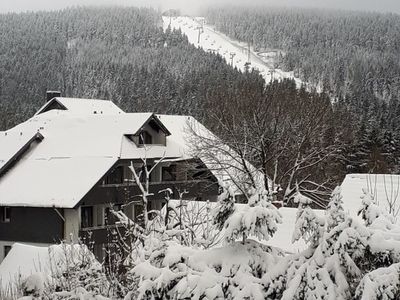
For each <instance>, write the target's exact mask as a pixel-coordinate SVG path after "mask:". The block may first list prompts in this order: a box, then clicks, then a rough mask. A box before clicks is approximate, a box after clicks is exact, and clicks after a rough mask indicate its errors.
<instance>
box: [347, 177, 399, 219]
mask: <svg viewBox="0 0 400 300" xmlns="http://www.w3.org/2000/svg"><path fill="white" fill-rule="evenodd" d="M341 187H342V196H343V206H344V209H345V211H346V212H348V213H349V214H350V216H351V217H353V218H358V219H359V220H361V217H359V216H357V212H358V210H359V208H360V206H361V196H362V195H363V190H366V191H367V192H369V193H370V194H371V195H372V196H373V197H374V200H375V201H376V203H377V204H378V205H379V206H380V207H382V208H384V209H385V210H386V211H387V212H388V213H390V214H392V215H393V216H394V217H395V219H396V223H397V224H399V225H400V175H389V174H348V175H346V178H345V179H344V181H343V183H342V186H341Z"/></svg>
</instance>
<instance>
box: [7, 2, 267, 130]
mask: <svg viewBox="0 0 400 300" xmlns="http://www.w3.org/2000/svg"><path fill="white" fill-rule="evenodd" d="M249 77H253V78H254V79H255V80H256V81H257V82H258V84H259V86H261V87H262V86H263V81H262V79H261V77H260V76H259V75H257V74H253V75H252V74H242V73H240V72H239V71H237V70H234V69H232V68H231V67H230V66H228V65H227V64H226V63H225V61H224V59H223V58H222V57H220V56H216V55H213V54H210V53H206V52H204V51H202V50H200V49H197V48H195V47H194V46H192V45H191V44H189V42H188V41H187V38H186V37H185V36H182V34H181V32H180V31H171V30H167V31H166V32H164V31H163V29H162V18H161V14H160V13H159V12H158V11H156V10H153V9H145V8H118V7H115V8H107V9H105V8H73V9H65V10H61V11H54V12H35V13H22V14H3V15H0V130H4V129H7V128H10V127H11V126H14V125H16V124H17V123H19V122H22V121H24V120H26V119H27V118H28V117H30V116H32V115H33V114H34V113H35V112H36V111H37V110H38V109H39V108H40V107H41V106H42V105H43V104H44V101H45V93H46V90H60V91H61V92H62V94H63V96H67V97H81V98H85V97H86V98H98V99H111V100H113V101H114V102H115V103H116V104H117V105H119V106H120V107H121V108H122V109H124V110H125V111H127V112H133V111H153V112H156V113H177V114H190V115H194V116H196V117H197V118H199V119H201V118H202V116H203V115H204V112H205V106H207V104H206V103H208V100H207V98H208V95H209V94H214V91H215V90H223V91H224V92H225V93H226V95H229V94H235V93H236V91H235V89H237V87H235V86H237V84H240V82H243V81H246V79H245V78H249Z"/></svg>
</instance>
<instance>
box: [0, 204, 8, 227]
mask: <svg viewBox="0 0 400 300" xmlns="http://www.w3.org/2000/svg"><path fill="white" fill-rule="evenodd" d="M10 221H11V208H10V207H8V206H3V207H1V210H0V222H1V223H10Z"/></svg>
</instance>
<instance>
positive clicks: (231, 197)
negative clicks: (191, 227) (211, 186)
mask: <svg viewBox="0 0 400 300" xmlns="http://www.w3.org/2000/svg"><path fill="white" fill-rule="evenodd" d="M220 186H221V188H223V191H222V193H221V194H220V195H219V196H218V203H217V207H216V208H215V209H214V212H213V223H214V224H215V225H216V226H217V227H218V228H219V229H222V228H223V227H224V225H225V222H226V220H227V219H228V218H229V217H230V216H231V215H232V213H233V212H234V211H235V202H236V200H235V192H234V190H233V188H232V187H230V186H224V185H223V184H220Z"/></svg>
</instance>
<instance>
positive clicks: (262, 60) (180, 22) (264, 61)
mask: <svg viewBox="0 0 400 300" xmlns="http://www.w3.org/2000/svg"><path fill="white" fill-rule="evenodd" d="M203 21H204V18H200V17H199V18H190V17H171V18H170V17H163V27H164V30H165V29H167V28H168V26H171V29H179V28H180V29H181V31H182V33H184V34H185V35H187V37H188V39H189V42H190V43H191V44H193V45H195V46H197V47H201V48H203V49H204V50H205V51H209V52H214V53H218V54H220V55H221V56H223V57H224V58H225V59H226V61H227V62H228V63H229V64H231V63H232V62H233V66H235V67H236V68H238V69H239V70H241V71H244V70H245V63H246V62H247V60H248V48H247V45H246V44H244V43H241V42H238V41H235V40H232V39H230V38H229V37H227V36H226V35H224V34H223V33H221V32H218V31H216V30H215V29H213V28H212V27H211V26H208V25H204V26H203V31H204V32H203V33H201V34H200V42H199V29H198V28H199V26H200V24H202V23H203ZM264 54H265V53H264ZM233 55H234V56H233ZM232 56H233V59H232V58H231V57H232ZM250 62H251V67H252V68H253V69H256V70H258V71H259V72H260V73H261V75H262V76H263V77H264V78H265V81H266V82H269V81H271V79H278V80H281V79H284V78H291V79H294V80H295V81H296V84H297V85H298V86H300V85H301V84H302V81H301V80H300V79H298V78H295V77H294V75H293V72H284V71H282V70H280V69H274V68H273V65H272V62H271V59H270V57H265V55H263V54H260V55H258V54H257V53H256V52H254V49H252V48H251V50H250Z"/></svg>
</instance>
